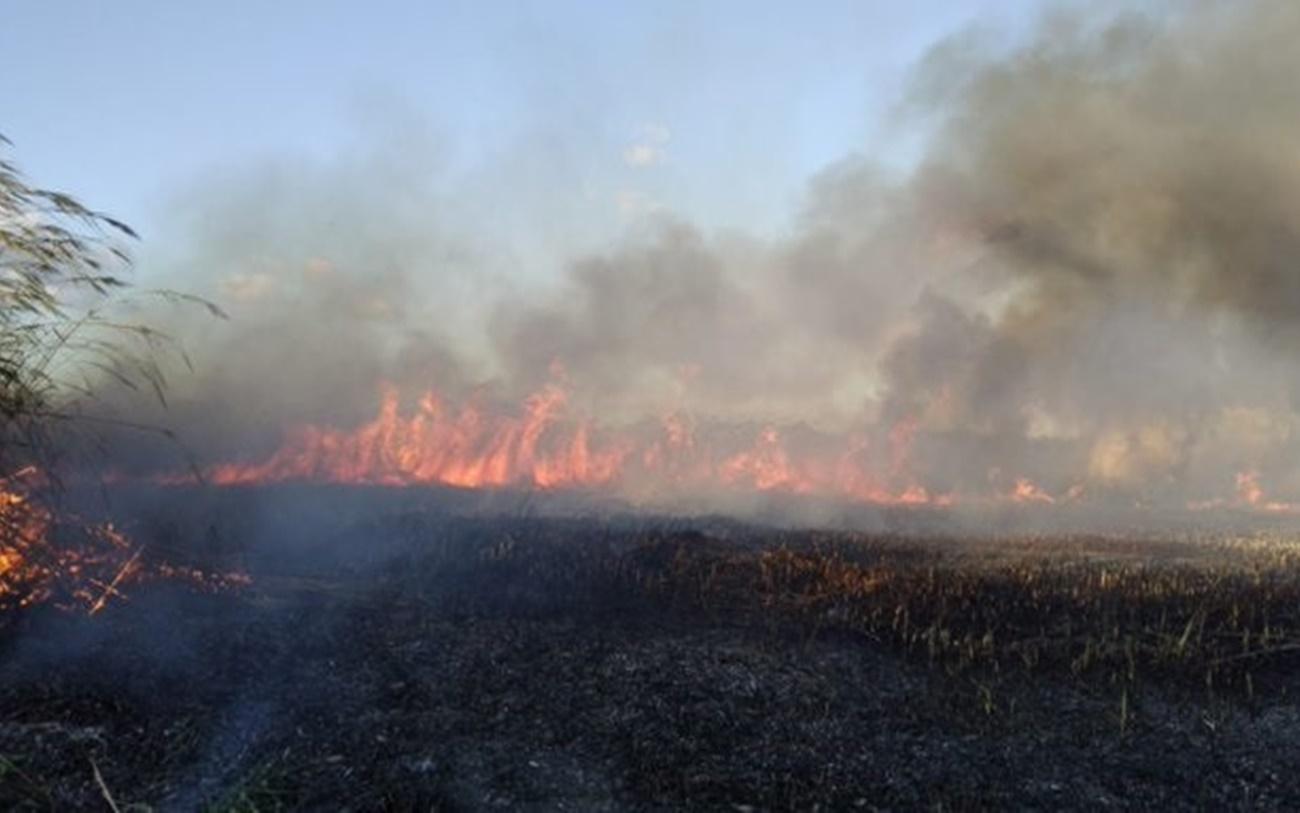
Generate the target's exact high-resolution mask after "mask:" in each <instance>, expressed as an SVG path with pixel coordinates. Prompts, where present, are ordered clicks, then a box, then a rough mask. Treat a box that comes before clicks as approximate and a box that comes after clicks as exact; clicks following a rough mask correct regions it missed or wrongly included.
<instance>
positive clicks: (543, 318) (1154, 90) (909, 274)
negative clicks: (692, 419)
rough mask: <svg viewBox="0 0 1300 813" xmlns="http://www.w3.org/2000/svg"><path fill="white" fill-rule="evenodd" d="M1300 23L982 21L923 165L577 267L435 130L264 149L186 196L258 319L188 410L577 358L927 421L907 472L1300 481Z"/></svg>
mask: <svg viewBox="0 0 1300 813" xmlns="http://www.w3.org/2000/svg"><path fill="white" fill-rule="evenodd" d="M1298 39H1300V7H1297V6H1296V5H1295V4H1292V3H1288V2H1281V1H1280V0H1256V1H1254V2H1233V3H1214V2H1196V3H1188V4H1182V5H1179V6H1177V7H1176V8H1175V9H1174V10H1172V11H1168V12H1163V13H1158V14H1152V15H1147V16H1143V15H1140V14H1137V13H1133V14H1121V15H1118V16H1115V15H1111V16H1106V17H1104V18H1098V17H1096V16H1089V15H1087V14H1082V13H1064V12H1062V13H1057V14H1053V15H1049V16H1048V17H1046V18H1045V20H1044V21H1043V22H1042V23H1041V25H1040V26H1039V27H1038V28H1037V29H1036V31H1035V33H1034V34H1033V35H1032V36H1031V37H1029V38H1028V40H1027V41H1025V42H1023V43H1021V44H1019V45H1017V46H1016V47H1015V48H1014V49H1012V50H1010V51H1008V50H1007V49H1005V48H999V47H995V46H992V45H986V44H985V43H984V42H983V41H982V40H981V39H980V38H979V37H977V36H973V35H965V34H964V35H961V36H957V37H954V38H952V39H951V40H948V41H945V42H943V43H941V44H940V45H938V46H937V47H935V48H934V49H933V50H932V52H931V53H930V54H929V56H928V57H927V58H926V59H925V60H924V61H923V63H922V64H921V65H919V66H918V67H917V69H916V71H915V75H914V77H913V81H912V84H911V86H910V89H909V91H908V94H907V96H906V99H905V101H904V103H903V104H902V105H900V115H902V116H906V117H908V119H909V120H910V121H913V122H924V123H925V124H926V126H928V127H930V128H931V135H930V137H929V140H928V142H927V143H928V146H927V148H926V150H925V151H924V153H923V155H922V157H921V158H920V159H919V161H918V162H917V163H916V165H915V166H914V167H913V168H912V169H911V170H909V171H908V172H907V174H906V176H905V177H899V176H898V172H897V171H896V170H891V169H889V168H887V167H884V166H880V165H877V164H876V163H874V162H873V161H872V160H871V159H870V158H868V157H863V156H850V157H847V158H845V159H844V160H843V161H841V162H839V163H837V164H836V165H834V166H831V167H828V168H827V169H826V170H824V171H823V172H822V173H820V174H819V175H818V176H817V177H816V178H814V179H813V180H812V182H811V183H810V185H809V187H808V192H807V199H806V202H805V205H804V208H803V211H802V213H801V214H800V215H799V217H798V218H797V220H796V221H795V223H794V228H793V229H792V231H791V233H790V234H787V235H785V236H782V237H780V238H776V239H774V238H760V237H753V236H751V237H745V236H736V235H730V236H714V235H710V234H707V233H705V232H704V231H702V230H701V229H700V228H697V227H695V226H692V225H691V224H689V223H684V222H681V221H680V220H678V219H673V218H672V217H669V216H660V215H657V216H654V217H651V218H648V219H647V220H646V221H645V222H643V223H641V224H640V225H639V226H638V227H637V228H635V229H633V230H631V231H630V233H629V234H627V235H626V236H625V237H624V238H623V239H622V240H621V241H620V242H619V243H618V244H616V245H613V246H611V247H608V248H606V249H604V250H601V251H597V252H593V253H591V254H590V255H589V256H585V257H580V258H577V259H575V260H574V261H573V262H572V263H571V264H570V265H569V267H568V268H567V271H566V272H565V274H564V276H563V278H562V279H561V280H559V281H558V283H556V284H554V285H550V286H541V287H539V286H538V285H537V284H536V281H535V279H536V277H535V275H534V277H533V278H532V279H533V280H534V281H533V282H531V283H529V284H527V285H521V284H518V283H517V282H516V281H510V279H509V274H503V273H501V269H500V268H499V267H495V266H493V265H492V264H491V263H490V262H487V261H485V259H484V258H485V257H486V256H488V255H490V253H491V252H490V250H485V249H484V247H483V246H481V245H476V242H475V241H476V240H479V241H481V240H482V238H481V237H470V236H467V235H464V234H459V233H458V232H457V230H456V228H455V222H456V217H455V212H456V208H457V201H456V195H454V194H451V193H449V192H447V191H446V189H444V188H443V187H442V186H440V179H439V177H438V173H437V169H436V167H437V162H436V160H430V161H426V162H423V163H421V158H422V157H427V156H429V155H431V154H436V150H434V149H433V148H430V147H427V146H425V145H420V144H413V143H411V142H410V141H409V140H404V139H399V144H398V145H397V148H394V145H392V144H388V145H385V146H383V147H381V148H379V149H377V150H375V154H374V155H368V156H367V157H364V158H362V159H359V160H356V161H354V162H351V163H348V162H344V163H341V164H339V165H324V166H321V165H294V164H291V163H284V164H274V165H270V166H266V167H260V168H257V169H256V170H255V171H251V172H243V173H236V174H235V175H233V176H231V177H230V178H229V179H228V180H227V181H226V182H225V183H222V184H216V185H215V188H213V187H209V186H204V187H202V188H201V189H200V190H199V191H196V192H195V193H193V194H192V195H191V196H189V197H188V198H185V199H183V200H182V201H181V204H182V205H181V206H180V207H179V208H181V209H182V210H183V211H187V212H190V213H192V214H191V219H192V223H191V226H190V228H189V230H188V232H187V235H188V239H189V242H188V243H187V244H186V248H185V249H184V250H182V251H179V252H177V256H175V257H174V258H173V261H174V264H175V265H176V266H177V267H180V268H183V269H184V273H185V276H183V277H181V279H182V280H183V282H182V283H179V284H182V285H184V284H185V283H186V282H191V283H192V282H193V281H194V280H199V281H200V283H199V284H200V285H201V286H206V287H204V288H203V290H200V291H199V293H202V294H205V295H208V296H211V297H213V298H215V299H216V300H218V301H220V302H222V304H224V305H225V306H226V307H227V308H228V310H229V311H230V312H231V313H232V316H233V318H232V319H231V321H230V322H229V323H225V324H219V325H205V326H203V327H202V328H201V329H199V330H195V331H186V332H191V333H193V335H190V336H189V337H188V345H189V347H190V350H191V352H192V354H193V355H194V356H195V363H196V365H197V367H198V372H197V374H196V376H194V377H193V378H190V379H185V380H181V381H179V382H178V385H177V386H178V393H177V399H176V405H175V406H174V408H173V410H172V412H171V414H170V416H169V417H167V418H166V419H165V420H166V421H167V422H168V423H171V424H174V425H176V426H177V428H178V429H179V430H180V432H181V434H182V436H183V438H184V439H185V440H186V442H188V443H189V444H190V445H191V446H192V447H193V448H195V449H196V451H198V452H199V454H200V456H201V457H205V458H206V457H214V456H223V455H224V456H227V457H229V456H247V455H256V454H257V453H259V452H264V451H265V450H267V449H268V448H269V447H270V446H272V445H274V444H275V443H276V442H277V440H278V438H279V433H280V432H281V430H282V429H283V428H284V427H286V426H288V425H292V424H295V423H302V422H318V423H330V424H337V425H341V426H349V425H353V424H355V423H357V422H358V421H360V420H363V419H364V418H365V417H367V416H368V415H370V414H371V413H372V412H373V410H374V408H375V405H376V397H377V396H376V393H377V391H378V389H379V387H380V385H381V383H382V382H385V381H388V382H394V383H395V384H396V385H397V386H399V387H400V388H401V390H402V391H403V393H404V394H405V395H406V396H408V397H412V398H413V397H415V395H416V394H417V393H418V392H419V391H421V390H423V389H425V388H427V387H434V388H437V389H438V390H440V391H442V392H444V393H446V394H449V395H451V396H453V397H458V396H465V395H468V394H470V393H471V392H475V391H477V392H480V394H481V393H482V392H483V391H486V392H488V393H489V396H488V397H490V398H491V399H499V400H500V401H503V402H509V401H511V400H517V399H519V398H522V397H523V396H525V395H526V394H527V393H528V392H530V391H532V390H534V389H535V388H537V387H539V386H542V385H544V384H546V383H547V382H548V381H553V380H555V379H556V377H557V376H559V377H562V379H563V381H564V383H565V386H566V387H567V388H568V389H569V391H570V392H571V396H572V398H571V403H572V407H573V408H574V409H576V410H579V411H581V412H582V413H583V414H588V415H594V416H597V417H598V418H599V419H600V420H602V421H605V422H608V423H614V424H617V423H620V422H623V423H629V422H635V421H637V420H641V419H644V418H647V417H653V416H657V415H661V414H664V413H665V412H670V411H675V412H684V413H690V414H695V415H699V416H702V417H707V418H708V419H710V420H720V421H735V422H743V423H745V425H750V424H763V423H772V424H776V425H788V424H799V425H802V426H807V427H810V428H811V429H812V430H815V432H818V433H823V434H835V433H840V434H849V433H858V434H864V435H867V436H870V437H872V438H874V439H875V441H876V442H875V445H874V446H873V448H881V449H883V448H885V446H886V445H887V441H886V440H885V438H887V437H888V436H889V433H890V432H891V431H895V428H896V427H898V426H900V425H906V426H908V427H910V428H911V431H912V437H913V441H912V445H911V449H910V456H909V458H908V459H907V460H906V461H905V462H903V463H898V462H897V461H885V460H882V461H881V463H880V468H881V469H882V470H885V469H889V468H890V467H891V466H894V467H895V468H898V467H905V468H906V471H905V472H901V473H900V472H898V471H895V472H894V474H895V475H897V476H905V477H906V478H907V479H910V480H912V481H914V482H915V483H917V484H920V485H923V486H925V487H926V488H927V489H928V490H929V491H930V492H931V493H949V492H957V493H971V494H988V493H1005V492H1006V491H1008V490H1009V489H1011V488H1013V487H1014V486H1015V484H1016V482H1017V480H1018V479H1020V478H1029V479H1031V480H1032V481H1033V482H1034V483H1035V484H1037V485H1039V486H1041V487H1042V488H1044V489H1046V490H1047V491H1048V492H1050V493H1053V494H1055V495H1058V496H1059V495H1064V494H1066V493H1067V492H1069V493H1072V494H1074V495H1076V496H1077V495H1087V496H1090V497H1096V498H1116V499H1121V500H1124V501H1128V502H1131V501H1134V500H1138V501H1144V502H1171V503H1176V504H1179V505H1181V504H1183V503H1185V502H1187V501H1189V500H1203V499H1208V498H1211V497H1227V498H1232V494H1233V489H1234V482H1235V479H1234V478H1235V477H1236V476H1237V474H1238V473H1239V472H1249V473H1252V476H1254V477H1256V478H1257V481H1258V482H1259V483H1261V484H1262V485H1263V487H1264V488H1265V489H1266V491H1267V493H1268V494H1269V495H1273V496H1277V497H1278V498H1283V497H1286V496H1288V495H1289V496H1293V497H1294V496H1300V466H1297V465H1296V463H1295V461H1296V460H1300V456H1298V454H1297V453H1298V452H1300V444H1297V422H1296V408H1295V399H1296V395H1297V392H1296V385H1295V383H1294V382H1296V381H1300V378H1297V376H1296V372H1297V368H1296V363H1295V362H1296V359H1297V351H1296V349H1295V348H1296V347H1297V344H1296V339H1297V337H1300V332H1298V331H1297V326H1298V323H1300V274H1297V272H1296V271H1295V269H1294V267H1293V266H1294V264H1295V263H1296V261H1297V260H1296V258H1297V257H1300V147H1297V141H1296V134H1297V133H1300V94H1297V93H1296V92H1295V81H1296V80H1295V77H1296V76H1297V75H1300V72H1298V69H1300V50H1297V49H1296V48H1295V47H1294V43H1295V42H1296V41H1297V40H1298ZM738 137H743V135H742V134H738ZM412 161H415V162H416V163H415V164H414V165H413V164H412ZM425 164H427V165H425ZM556 194H557V195H562V194H564V193H563V192H562V191H561V190H557V191H556ZM487 231H489V232H490V230H487ZM483 233H485V230H482V229H480V230H479V231H477V232H476V234H480V235H481V234H483ZM483 387H486V390H483V389H482V388H483ZM882 454H883V452H882Z"/></svg>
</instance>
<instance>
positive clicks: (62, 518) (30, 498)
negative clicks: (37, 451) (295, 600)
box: [0, 467, 248, 623]
mask: <svg viewBox="0 0 1300 813" xmlns="http://www.w3.org/2000/svg"><path fill="white" fill-rule="evenodd" d="M47 488H48V487H47V484H46V483H45V482H44V478H43V477H42V476H41V473H40V472H39V470H37V469H35V468H33V467H28V468H26V469H23V470H21V471H19V472H18V473H16V474H14V475H11V476H9V477H7V478H4V479H3V480H0V623H3V621H4V620H6V617H12V615H13V614H14V613H15V612H17V611H19V610H23V609H27V608H31V607H35V606H37V605H41V604H50V605H53V606H55V607H58V608H60V609H64V610H72V611H78V612H84V613H86V614H88V615H95V614H96V613H99V612H100V611H101V610H103V609H104V608H105V607H106V606H107V605H108V604H109V603H110V602H111V601H114V600H125V599H126V598H127V591H128V590H129V589H130V588H132V587H134V586H137V585H140V584H143V583H146V582H149V581H155V580H169V581H177V582H183V583H185V584H187V585H188V586H190V587H192V588H194V589H199V590H205V591H220V590H229V589H233V588H237V587H241V586H245V585H247V583H248V577H247V575H246V574H243V573H239V572H229V573H213V572H208V571H206V570H204V569H202V568H199V567H193V566H187V565H180V564H175V563H170V562H167V561H163V560H160V559H155V558H154V557H147V556H145V552H146V551H145V547H144V546H143V545H141V544H138V543H136V542H133V541H132V540H131V539H130V538H129V537H128V536H127V535H126V534H125V533H123V532H122V531H121V530H120V529H118V528H117V527H115V526H114V525H113V524H112V523H111V522H91V521H88V520H84V519H82V518H80V517H78V516H76V515H75V514H72V513H69V512H58V511H56V510H55V509H53V508H51V507H50V504H49V503H48V502H47V501H46V500H44V499H43V498H42V489H47ZM45 496H46V497H47V498H48V490H46V495H45Z"/></svg>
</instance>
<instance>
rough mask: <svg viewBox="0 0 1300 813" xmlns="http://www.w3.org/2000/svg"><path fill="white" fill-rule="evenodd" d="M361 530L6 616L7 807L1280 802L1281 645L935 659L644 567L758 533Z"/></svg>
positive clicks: (2, 699) (1200, 805)
mask: <svg viewBox="0 0 1300 813" xmlns="http://www.w3.org/2000/svg"><path fill="white" fill-rule="evenodd" d="M395 527H396V528H399V531H394V530H393V529H394V528H395ZM354 530H357V529H354ZM357 532H358V533H361V534H362V537H361V538H365V536H364V535H365V534H366V533H374V534H375V535H376V536H375V538H376V539H378V538H379V537H381V536H387V537H391V538H396V537H401V539H402V540H404V541H400V542H393V541H391V540H390V541H389V542H385V543H384V544H383V545H380V544H379V543H378V542H377V543H376V544H375V546H373V548H372V549H371V552H372V554H373V555H371V556H369V557H362V558H366V559H367V564H366V565H365V566H360V565H357V564H356V562H355V559H356V558H357V557H348V556H338V555H334V554H327V553H320V555H316V556H305V557H303V556H300V557H297V558H295V559H292V560H281V559H276V560H272V559H270V558H267V559H263V560H259V559H258V558H257V557H256V556H255V555H251V556H250V557H249V561H250V562H251V565H250V567H251V569H252V570H253V571H254V574H253V575H254V577H255V580H256V581H255V586H254V587H253V588H252V589H250V590H248V591H246V592H245V593H241V594H238V595H216V596H200V595H192V594H189V593H187V592H185V591H183V590H181V589H179V588H170V587H166V586H163V587H156V588H153V589H150V590H147V591H145V592H142V593H141V594H138V595H136V596H133V597H132V600H131V601H130V602H129V603H122V604H118V605H115V606H113V607H112V608H110V610H109V611H106V612H104V613H102V614H100V615H99V616H96V617H94V618H86V617H80V616H73V615H68V614H65V613H60V612H57V611H53V610H42V611H37V612H33V613H30V614H28V615H26V616H24V617H22V618H21V619H16V620H11V623H9V625H8V626H7V627H6V628H5V630H4V633H3V637H0V807H3V808H5V809H14V810H28V809H30V810H47V809H48V810H96V809H101V810H110V809H112V805H116V807H117V809H119V810H122V811H126V810H145V809H151V810H182V811H184V810H247V811H252V810H462V809H463V810H475V809H497V808H499V809H539V810H550V809H566V810H644V809H664V808H679V809H681V808H690V809H717V810H732V811H737V810H767V809H774V810H782V809H794V810H808V809H827V810H832V809H833V810H842V809H864V810H902V809H918V808H920V809H931V810H964V809H990V808H997V809H1005V808H1007V807H1015V808H1031V809H1032V808H1041V809H1053V810H1060V809H1098V808H1116V809H1129V808H1143V809H1295V808H1297V807H1300V774H1297V773H1296V771H1295V766H1296V765H1300V709H1298V708H1297V706H1296V703H1295V696H1296V688H1300V687H1296V686H1294V684H1293V680H1292V678H1291V677H1290V675H1291V674H1294V670H1292V669H1282V668H1279V669H1277V670H1275V672H1276V674H1274V676H1273V678H1272V680H1271V681H1270V682H1269V683H1268V690H1267V692H1266V693H1265V692H1262V691H1261V692H1257V693H1252V694H1251V695H1250V696H1245V695H1242V694H1241V693H1240V692H1237V693H1216V692H1214V691H1212V690H1208V689H1202V688H1198V687H1197V686H1195V685H1194V684H1190V683H1188V682H1179V681H1174V680H1151V681H1146V682H1142V683H1141V684H1140V685H1137V686H1135V687H1133V688H1130V689H1128V690H1122V689H1121V688H1120V687H1117V686H1114V685H1112V684H1110V683H1107V682H1106V681H1105V680H1094V679H1084V678H1082V677H1079V676H1076V675H1073V674H1070V673H1068V672H1065V673H1062V672H1051V671H1048V672H1044V673H1041V674H1040V673H1033V674H1031V673H1028V672H1026V673H1024V674H1015V673H1000V674H997V675H985V674H983V673H981V672H980V671H979V670H965V671H960V672H954V671H953V670H951V669H944V668H940V667H938V666H936V665H935V664H933V663H929V662H926V660H925V659H923V658H917V657H915V656H914V655H913V654H909V653H908V652H906V651H902V650H900V649H899V648H898V647H896V646H893V645H891V644H890V643H889V642H888V641H883V640H879V639H877V638H876V637H873V636H872V635H868V634H862V633H860V632H855V631H854V630H852V629H850V628H841V627H838V626H836V625H835V624H820V623H818V624H811V625H810V624H809V623H808V621H807V618H806V617H804V616H799V615H797V614H791V613H788V612H786V611H784V610H783V609H781V608H779V607H776V606H773V607H771V608H770V609H764V607H763V606H761V605H755V606H754V607H746V608H745V609H744V610H743V611H741V610H738V609H737V608H736V607H735V606H734V604H729V603H728V602H727V601H726V600H725V597H724V596H723V595H722V593H723V589H722V588H721V587H718V588H716V589H715V588H713V587H712V586H709V587H708V588H707V589H699V590H696V589H695V588H691V589H690V590H686V589H665V585H667V586H668V587H672V585H670V584H669V582H670V581H671V579H673V578H677V576H674V575H673V574H675V573H677V574H680V573H682V572H690V573H692V574H694V573H699V572H701V571H700V569H699V568H692V569H690V570H689V571H683V570H682V569H681V568H680V567H679V566H677V565H674V563H678V565H679V564H680V562H681V561H682V557H684V556H688V557H691V558H692V561H694V562H696V564H699V563H701V562H702V563H705V564H707V563H709V562H710V561H712V560H716V561H721V560H724V559H727V558H735V557H747V556H755V555H758V553H759V552H760V551H762V550H763V549H765V547H766V546H768V545H770V544H772V543H771V541H770V540H768V539H765V538H764V537H763V535H762V534H761V533H755V534H753V535H752V536H750V535H739V536H738V535H736V534H731V535H726V534H723V535H717V534H711V533H702V532H699V531H697V530H695V529H691V528H674V529H669V530H665V531H661V532H656V533H653V534H647V533H646V531H645V530H644V529H641V530H626V529H617V528H614V529H611V528H610V527H609V526H608V525H604V526H600V527H597V526H596V524H594V523H592V524H590V527H588V525H584V523H583V522H582V521H565V522H557V521H550V520H540V519H535V520H513V521H510V522H495V521H492V520H474V521H466V522H463V523H459V524H454V525H452V526H442V525H438V526H436V527H435V526H428V527H425V526H423V525H422V524H421V522H420V521H418V520H410V519H403V520H401V521H398V522H397V524H396V525H394V524H392V523H389V524H387V525H385V526H384V527H383V528H378V527H372V528H369V529H368V530H367V529H366V528H362V529H360V530H359V531H357ZM723 537H726V538H723ZM789 538H790V537H789V536H788V535H787V536H784V537H783V539H784V540H786V541H787V542H788V541H789ZM381 553H382V555H381ZM629 563H634V565H635V566H634V567H630V566H629ZM715 570H716V568H714V569H713V570H709V572H714V571H715ZM629 573H634V574H635V578H629V576H628V574H629ZM647 585H652V586H653V585H657V588H656V589H649V588H647V587H646V586H647ZM710 591H714V592H710ZM715 593H716V596H715ZM715 599H716V600H715ZM110 797H111V799H112V802H111V803H110V801H109V798H110Z"/></svg>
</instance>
